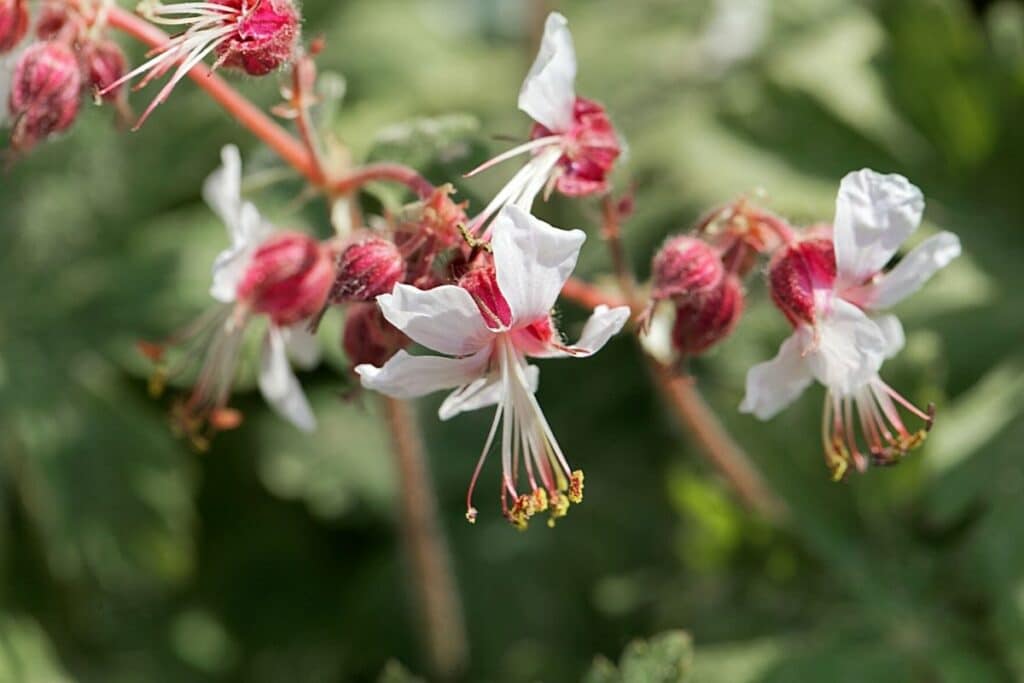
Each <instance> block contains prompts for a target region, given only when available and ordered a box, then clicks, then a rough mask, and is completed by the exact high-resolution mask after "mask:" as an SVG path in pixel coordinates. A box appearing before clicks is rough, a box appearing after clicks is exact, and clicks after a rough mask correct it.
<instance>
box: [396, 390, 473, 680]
mask: <svg viewBox="0 0 1024 683" xmlns="http://www.w3.org/2000/svg"><path fill="white" fill-rule="evenodd" d="M381 400H382V401H383V404H384V410H385V413H386V415H387V421H388V426H389V427H390V429H391V437H392V444H393V452H394V457H395V465H396V469H397V471H398V479H399V487H400V489H401V496H400V498H401V513H400V514H401V529H402V543H403V545H404V546H405V553H406V557H407V560H408V562H409V564H410V566H411V569H412V571H411V572H410V575H411V576H412V577H413V584H414V585H413V590H414V592H415V593H416V599H417V603H418V606H419V612H420V614H419V618H420V622H421V629H420V633H421V634H422V635H423V641H424V642H423V646H424V648H425V649H426V651H427V656H428V659H429V662H430V668H431V670H432V671H433V674H434V676H436V678H437V679H438V680H443V681H446V680H453V679H455V678H457V677H458V676H459V675H460V674H461V673H462V672H463V671H464V670H465V667H466V658H467V655H468V652H469V646H468V644H467V640H466V625H465V622H464V620H463V614H462V604H461V602H460V600H459V594H458V592H457V591H456V590H455V582H454V579H453V574H452V568H451V558H450V557H449V553H448V544H447V542H446V540H445V536H444V532H443V530H442V527H441V523H440V521H439V519H438V515H437V501H436V500H435V498H434V495H433V490H434V489H433V486H432V484H431V479H430V470H429V467H428V465H427V459H426V453H425V452H424V448H423V439H422V437H421V435H420V431H419V427H418V425H417V424H416V416H415V413H414V411H413V408H412V406H411V405H410V404H409V403H408V402H406V401H402V400H400V399H396V398H391V397H389V396H382V397H381Z"/></svg>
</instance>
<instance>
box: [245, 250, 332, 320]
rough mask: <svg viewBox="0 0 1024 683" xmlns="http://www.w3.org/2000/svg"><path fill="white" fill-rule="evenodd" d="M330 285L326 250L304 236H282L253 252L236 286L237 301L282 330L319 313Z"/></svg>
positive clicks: (329, 264) (330, 277)
mask: <svg viewBox="0 0 1024 683" xmlns="http://www.w3.org/2000/svg"><path fill="white" fill-rule="evenodd" d="M333 282H334V266H333V264H332V262H331V257H330V255H329V253H328V251H327V249H325V248H324V247H323V246H321V245H320V243H319V242H317V241H316V240H314V239H313V238H311V237H309V236H307V235H303V234H302V233H297V232H285V233H280V234H277V235H275V236H273V237H271V238H270V239H268V240H267V241H266V242H264V243H263V244H261V245H260V247H259V248H258V249H256V252H255V253H254V254H253V255H252V260H251V261H250V263H249V267H248V268H247V269H246V271H245V275H244V276H243V277H242V281H241V282H240V283H239V285H238V300H239V301H240V302H242V303H244V304H246V305H248V306H249V307H250V308H251V310H253V311H254V312H256V313H264V314H266V315H268V316H269V317H270V319H271V321H272V322H273V323H274V324H275V325H278V326H282V327H285V326H288V325H293V324H295V323H297V322H299V321H301V320H304V319H306V318H309V317H311V316H313V315H315V314H317V313H319V312H320V309H322V308H323V306H324V303H325V302H326V300H327V293H328V292H329V291H330V288H331V284H332V283H333Z"/></svg>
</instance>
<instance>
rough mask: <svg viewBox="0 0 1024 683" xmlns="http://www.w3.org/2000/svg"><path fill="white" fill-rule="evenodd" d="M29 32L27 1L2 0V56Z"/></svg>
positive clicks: (0, 23) (0, 3)
mask: <svg viewBox="0 0 1024 683" xmlns="http://www.w3.org/2000/svg"><path fill="white" fill-rule="evenodd" d="M27 32H28V5H27V4H26V2H25V0H0V54H3V53H5V52H10V51H11V50H13V49H14V47H15V46H16V45H17V44H18V43H20V42H21V39H22V38H24V37H25V34H26V33H27Z"/></svg>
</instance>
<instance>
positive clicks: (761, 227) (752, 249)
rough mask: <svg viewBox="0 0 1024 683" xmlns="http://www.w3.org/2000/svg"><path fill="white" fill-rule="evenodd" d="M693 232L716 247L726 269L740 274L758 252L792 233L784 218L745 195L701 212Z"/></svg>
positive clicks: (770, 249) (751, 264)
mask: <svg viewBox="0 0 1024 683" xmlns="http://www.w3.org/2000/svg"><path fill="white" fill-rule="evenodd" d="M696 232H697V234H698V235H700V236H701V238H702V239H705V240H707V241H708V242H709V243H710V244H712V245H713V246H714V247H715V248H716V249H718V250H719V252H720V253H721V254H722V263H724V264H725V268H726V270H727V271H729V272H730V273H735V274H736V275H738V276H739V277H741V278H742V277H746V275H747V274H748V273H749V272H750V271H751V270H753V268H754V266H756V265H757V257H758V255H759V254H768V253H772V252H774V251H775V250H776V249H777V248H778V246H779V245H780V244H782V242H783V241H788V240H790V239H792V235H793V229H792V228H791V227H790V226H789V224H788V223H786V221H785V220H783V219H782V218H779V217H778V216H776V215H774V214H772V213H770V212H768V211H765V210H764V209H761V208H760V207H758V206H756V205H754V204H751V203H750V202H749V201H747V199H745V198H740V199H737V200H736V201H734V202H732V203H731V204H727V205H726V206H723V207H719V208H717V209H714V210H713V211H711V212H710V213H708V214H707V215H705V216H704V217H703V218H701V220H700V221H699V222H698V223H697V228H696Z"/></svg>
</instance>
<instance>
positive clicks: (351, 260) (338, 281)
mask: <svg viewBox="0 0 1024 683" xmlns="http://www.w3.org/2000/svg"><path fill="white" fill-rule="evenodd" d="M403 277H405V260H404V259H403V258H402V254H401V252H399V251H398V247H396V246H395V244H394V242H391V241H389V240H386V239H383V238H381V237H368V238H366V239H363V240H360V241H358V242H356V243H354V244H350V245H349V246H348V247H346V249H345V250H344V251H342V252H341V255H340V256H339V257H338V269H337V276H336V277H335V279H334V285H333V286H332V287H331V293H330V295H329V297H328V300H329V301H330V303H332V304H340V303H346V302H353V301H372V300H373V299H374V298H376V297H377V296H379V295H381V294H387V293H388V292H390V291H391V290H392V289H394V288H395V285H396V284H398V283H399V282H401V281H402V278H403Z"/></svg>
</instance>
